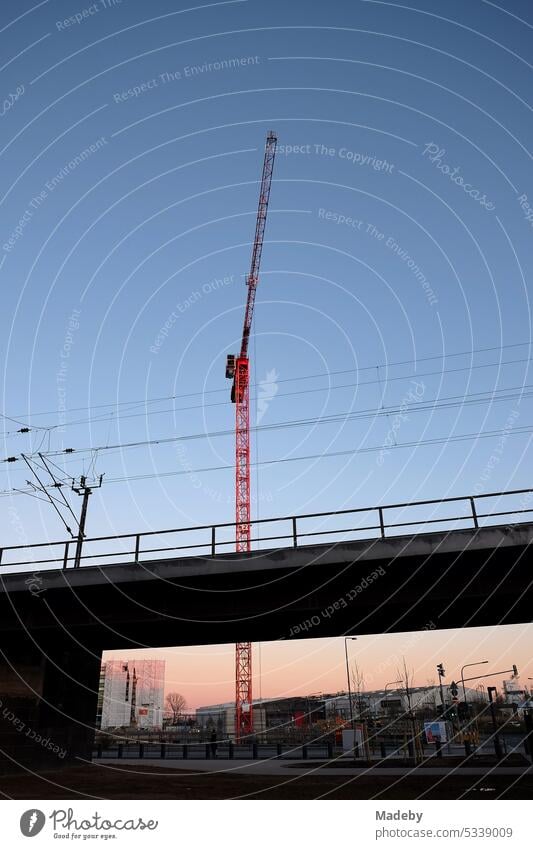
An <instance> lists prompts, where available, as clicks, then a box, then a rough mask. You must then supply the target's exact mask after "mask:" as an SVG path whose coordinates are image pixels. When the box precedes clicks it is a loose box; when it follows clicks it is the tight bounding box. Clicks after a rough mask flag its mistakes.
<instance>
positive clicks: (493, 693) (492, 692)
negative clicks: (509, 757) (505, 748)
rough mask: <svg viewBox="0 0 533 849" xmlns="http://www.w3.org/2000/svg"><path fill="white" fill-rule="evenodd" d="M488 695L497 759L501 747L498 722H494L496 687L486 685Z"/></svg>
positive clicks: (500, 755)
mask: <svg viewBox="0 0 533 849" xmlns="http://www.w3.org/2000/svg"><path fill="white" fill-rule="evenodd" d="M487 693H488V696H489V705H490V715H491V719H492V730H493V732H494V751H495V753H496V757H497V758H498V760H501V758H502V747H501V745H500V738H499V736H498V723H497V722H496V711H495V710H494V699H495V698H496V687H487Z"/></svg>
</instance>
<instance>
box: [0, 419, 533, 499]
mask: <svg viewBox="0 0 533 849" xmlns="http://www.w3.org/2000/svg"><path fill="white" fill-rule="evenodd" d="M527 434H530V435H531V434H533V424H530V425H524V427H521V428H515V429H514V430H505V429H504V430H492V431H481V432H477V433H463V434H457V435H455V436H443V437H435V438H432V439H421V440H416V441H413V442H399V443H397V444H396V445H387V447H386V448H385V447H384V446H383V445H373V446H369V447H367V448H349V449H346V450H343V451H325V452H323V453H322V454H306V455H299V456H298V457H281V458H277V459H272V460H260V461H259V463H252V464H251V465H252V466H256V465H259V466H273V465H279V464H282V463H295V462H303V461H309V460H322V459H329V458H331V457H347V456H354V455H357V454H371V453H374V452H376V451H384V450H386V451H387V452H388V451H395V450H399V449H403V448H422V447H426V446H433V445H444V444H451V443H456V442H468V441H471V440H473V439H475V440H478V439H491V438H493V437H496V436H502V435H505V437H506V438H507V437H510V436H524V435H527ZM218 471H232V472H233V471H234V466H233V465H225V466H207V467H202V468H197V469H178V470H174V471H171V472H148V473H146V474H139V475H126V476H124V477H120V478H109V479H107V483H126V482H129V481H141V480H149V479H151V478H166V477H176V476H180V475H190V474H202V473H203V472H218ZM21 493H23V494H26V491H25V490H19V489H12V490H0V497H8V496H11V495H14V494H21Z"/></svg>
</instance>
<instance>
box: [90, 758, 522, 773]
mask: <svg viewBox="0 0 533 849" xmlns="http://www.w3.org/2000/svg"><path fill="white" fill-rule="evenodd" d="M92 763H93V765H100V766H122V767H125V766H126V765H128V766H145V767H146V766H152V767H160V768H164V769H168V770H179V771H180V772H182V773H184V772H206V773H210V774H213V775H215V774H221V773H233V774H243V773H247V774H248V775H284V776H286V777H289V776H291V775H292V776H297V775H307V774H310V775H316V773H318V772H321V773H322V774H324V775H328V776H330V777H333V776H335V775H369V774H372V775H376V776H377V775H379V776H383V777H385V776H387V775H409V774H414V773H418V774H422V775H451V774H452V773H454V772H455V773H456V774H459V775H488V774H490V775H533V766H529V767H520V766H504V767H498V766H477V767H476V766H473V767H462V766H461V767H420V768H417V767H386V768H381V767H379V768H377V767H354V766H350V765H349V764H347V765H346V766H339V767H335V768H329V767H327V766H325V768H324V769H322V768H321V767H323V766H324V762H323V761H320V762H319V761H317V762H316V763H315V764H313V762H312V761H309V760H305V761H304V760H286V761H284V760H280V759H277V758H272V759H268V760H255V761H250V760H244V759H243V760H233V761H230V760H227V759H222V758H220V759H217V760H215V761H212V760H204V759H203V758H198V759H196V758H191V759H190V760H181V759H179V760H178V759H170V758H169V759H163V760H161V758H97V759H96V758H95V759H94V760H93V761H92Z"/></svg>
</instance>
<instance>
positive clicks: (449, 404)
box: [2, 384, 533, 463]
mask: <svg viewBox="0 0 533 849" xmlns="http://www.w3.org/2000/svg"><path fill="white" fill-rule="evenodd" d="M497 393H506V394H501V395H497ZM481 395H483V396H487V397H479V396H481ZM532 396H533V384H527V385H526V386H524V387H509V388H504V389H501V390H493V391H491V390H488V391H485V392H476V393H469V394H467V395H451V396H447V397H445V398H440V399H432V400H431V401H429V402H416V403H413V404H412V405H402V404H400V405H396V406H393V407H380V408H377V409H375V408H371V409H366V410H359V411H353V410H348V411H342V412H339V413H332V414H329V415H324V416H312V417H308V418H304V419H293V420H289V421H285V422H275V423H272V424H265V425H255V426H253V427H251V428H250V430H251V431H254V432H258V431H275V430H282V429H285V428H294V427H305V426H313V425H321V424H336V423H339V422H340V423H344V422H348V421H357V420H365V419H369V418H380V417H383V416H391V415H397V414H399V413H406V412H408V413H422V412H428V411H435V410H437V411H441V410H447V409H457V407H470V406H476V405H479V404H486V403H501V402H504V401H515V400H522V399H525V398H530V397H532ZM233 433H234V431H233V430H232V429H225V430H218V431H199V432H196V433H189V434H183V435H181V436H168V437H167V436H163V437H158V438H155V439H144V440H136V441H133V442H117V443H112V444H111V445H99V446H88V447H83V448H63V449H56V450H54V451H43V452H36V453H35V454H31V453H27V454H26V456H27V457H30V458H32V457H34V456H44V457H60V456H65V455H73V454H76V455H83V454H87V453H93V452H96V453H98V452H107V451H116V450H118V449H120V450H123V451H125V450H130V449H133V448H141V447H146V446H156V445H168V444H170V443H174V442H188V441H193V440H199V439H216V438H220V437H225V436H231V435H233ZM19 459H22V455H21V456H20V457H18V456H12V457H7V458H5V459H4V460H3V461H2V462H4V463H13V462H16V461H17V460H19Z"/></svg>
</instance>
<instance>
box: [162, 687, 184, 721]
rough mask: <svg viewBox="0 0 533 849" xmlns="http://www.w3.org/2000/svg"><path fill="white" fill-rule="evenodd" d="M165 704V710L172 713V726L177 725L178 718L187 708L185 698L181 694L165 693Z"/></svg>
mask: <svg viewBox="0 0 533 849" xmlns="http://www.w3.org/2000/svg"><path fill="white" fill-rule="evenodd" d="M165 703H166V707H167V710H169V711H170V712H171V713H172V725H177V724H178V720H179V718H180V716H181V715H182V713H183V711H184V710H185V708H186V706H187V702H186V700H185V697H184V696H182V695H181V693H167V697H166V699H165Z"/></svg>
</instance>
